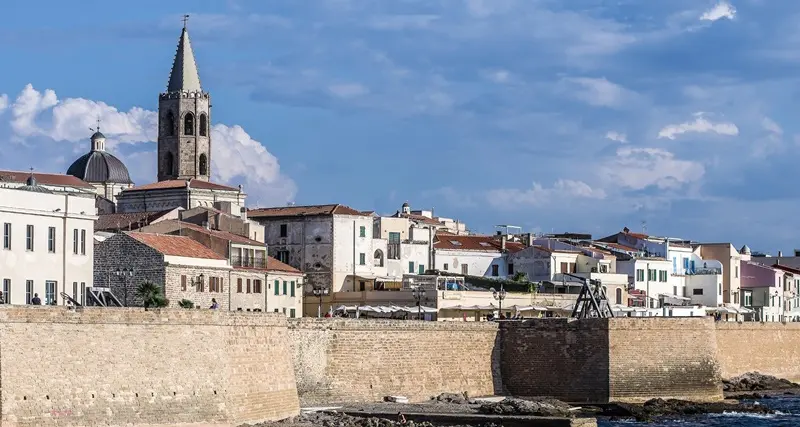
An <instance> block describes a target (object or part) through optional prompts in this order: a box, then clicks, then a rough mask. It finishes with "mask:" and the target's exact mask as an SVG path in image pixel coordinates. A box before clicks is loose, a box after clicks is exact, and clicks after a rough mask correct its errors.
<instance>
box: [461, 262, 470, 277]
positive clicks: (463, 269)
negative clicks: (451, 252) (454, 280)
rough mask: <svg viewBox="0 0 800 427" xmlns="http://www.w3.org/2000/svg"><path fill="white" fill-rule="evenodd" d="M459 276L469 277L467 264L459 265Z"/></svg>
mask: <svg viewBox="0 0 800 427" xmlns="http://www.w3.org/2000/svg"><path fill="white" fill-rule="evenodd" d="M461 274H463V275H465V276H467V275H469V264H461Z"/></svg>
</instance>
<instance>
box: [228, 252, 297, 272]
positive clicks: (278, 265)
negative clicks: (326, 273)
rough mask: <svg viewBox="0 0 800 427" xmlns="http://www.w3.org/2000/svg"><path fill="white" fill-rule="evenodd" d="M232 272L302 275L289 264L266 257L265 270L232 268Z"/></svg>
mask: <svg viewBox="0 0 800 427" xmlns="http://www.w3.org/2000/svg"><path fill="white" fill-rule="evenodd" d="M234 270H244V271H282V272H284V273H292V274H303V272H302V271H300V270H298V269H296V268H294V267H292V266H291V265H289V264H285V263H283V262H280V261H278V260H277V259H275V258H273V257H271V256H267V268H266V269H263V268H251V267H234Z"/></svg>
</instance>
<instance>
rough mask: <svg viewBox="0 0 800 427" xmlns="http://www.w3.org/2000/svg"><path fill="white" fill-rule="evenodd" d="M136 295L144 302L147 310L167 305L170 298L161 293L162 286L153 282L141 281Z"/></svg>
mask: <svg viewBox="0 0 800 427" xmlns="http://www.w3.org/2000/svg"><path fill="white" fill-rule="evenodd" d="M136 296H138V297H139V298H141V299H142V301H143V302H144V309H145V310H147V309H148V308H150V307H156V308H158V307H166V306H167V305H168V304H169V300H167V299H166V298H164V295H162V294H161V287H160V286H158V285H156V284H155V283H153V282H142V283H140V284H139V286H138V287H137V288H136Z"/></svg>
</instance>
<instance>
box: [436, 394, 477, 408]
mask: <svg viewBox="0 0 800 427" xmlns="http://www.w3.org/2000/svg"><path fill="white" fill-rule="evenodd" d="M431 400H432V401H434V402H439V403H453V404H457V405H468V404H469V405H471V404H474V403H476V402H475V400H474V399H470V398H469V395H468V394H467V392H464V393H460V394H459V393H442V394H440V395H438V396H435V397H432V398H431Z"/></svg>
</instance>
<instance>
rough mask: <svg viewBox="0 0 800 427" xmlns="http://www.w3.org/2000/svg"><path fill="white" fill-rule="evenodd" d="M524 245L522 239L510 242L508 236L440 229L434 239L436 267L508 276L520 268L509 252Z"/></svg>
mask: <svg viewBox="0 0 800 427" xmlns="http://www.w3.org/2000/svg"><path fill="white" fill-rule="evenodd" d="M524 248H525V245H523V244H522V243H519V242H509V241H508V239H507V236H478V235H472V236H459V235H455V234H448V233H439V234H437V235H436V237H435V241H434V243H433V261H434V268H435V269H436V270H439V271H442V272H444V273H450V274H460V275H463V276H485V277H494V278H498V279H506V278H510V277H513V276H514V274H515V273H516V271H517V270H516V269H515V268H514V264H513V262H512V261H510V260H509V257H508V254H510V253H515V252H518V251H521V250H522V249H524Z"/></svg>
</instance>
